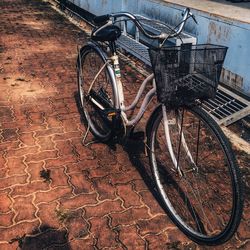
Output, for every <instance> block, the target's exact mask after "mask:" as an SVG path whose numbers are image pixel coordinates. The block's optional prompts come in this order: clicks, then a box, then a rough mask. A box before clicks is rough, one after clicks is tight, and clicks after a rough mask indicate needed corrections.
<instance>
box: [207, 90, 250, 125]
mask: <svg viewBox="0 0 250 250" xmlns="http://www.w3.org/2000/svg"><path fill="white" fill-rule="evenodd" d="M203 108H204V109H205V110H206V111H207V112H208V113H209V114H210V115H211V116H212V117H213V118H214V119H215V120H216V121H217V123H218V124H220V125H225V126H228V125H230V124H232V123H234V122H236V121H238V120H239V119H241V118H244V117H245V116H247V115H249V114H250V102H249V101H247V100H246V99H244V98H242V97H240V96H239V95H237V94H235V93H233V92H232V91H230V90H228V89H226V88H224V87H222V86H220V85H219V87H218V91H217V93H216V97H215V99H213V100H209V101H206V102H204V104H203Z"/></svg>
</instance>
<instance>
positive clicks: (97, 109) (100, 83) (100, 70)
mask: <svg viewBox="0 0 250 250" xmlns="http://www.w3.org/2000/svg"><path fill="white" fill-rule="evenodd" d="M105 64H106V58H105V55H104V54H103V53H102V52H101V51H100V49H99V48H98V47H96V46H94V45H87V46H85V47H83V48H82V49H81V51H80V55H79V56H78V60H77V79H78V93H79V97H80V98H79V99H80V102H81V108H82V111H83V114H84V117H85V119H86V121H87V123H88V125H89V128H90V131H91V132H92V134H93V135H94V136H95V137H96V138H97V139H99V140H100V141H106V140H108V139H110V137H111V132H112V131H111V130H112V119H113V118H112V116H109V115H108V112H109V111H110V110H114V109H115V102H116V99H115V98H116V97H115V90H114V82H113V78H112V76H111V70H110V68H109V67H110V66H109V65H108V64H106V65H105Z"/></svg>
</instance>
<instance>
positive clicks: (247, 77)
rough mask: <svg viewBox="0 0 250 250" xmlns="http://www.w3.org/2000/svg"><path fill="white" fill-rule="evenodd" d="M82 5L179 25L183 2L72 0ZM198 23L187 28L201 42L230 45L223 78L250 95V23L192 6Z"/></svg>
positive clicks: (87, 7) (91, 8)
mask: <svg viewBox="0 0 250 250" xmlns="http://www.w3.org/2000/svg"><path fill="white" fill-rule="evenodd" d="M70 1H71V2H73V3H75V4H76V5H78V6H80V7H82V8H83V9H85V10H87V11H89V12H91V13H93V14H95V15H101V14H106V13H110V12H117V11H129V12H131V13H137V14H142V15H145V16H147V17H150V18H154V19H159V20H162V21H164V22H166V23H168V24H171V25H176V24H177V23H178V20H179V19H180V13H181V11H182V9H183V7H182V6H178V5H175V4H168V3H165V2H163V1H161V0H137V1H136V0H70ZM192 12H193V13H194V14H195V16H196V18H197V21H198V25H195V24H194V22H192V20H190V21H188V23H187V26H186V28H185V31H186V32H188V33H190V34H191V35H193V36H195V37H197V40H198V43H215V44H221V45H225V46H228V47H229V49H228V54H227V56H226V60H225V63H224V68H225V70H224V71H223V76H222V81H223V82H224V83H226V84H228V85H230V86H231V87H234V88H235V89H237V90H240V91H241V92H243V93H245V94H247V95H249V96H250V24H249V23H242V22H239V21H235V20H231V19H226V18H223V17H219V16H215V15H212V14H209V13H205V12H202V11H198V10H192Z"/></svg>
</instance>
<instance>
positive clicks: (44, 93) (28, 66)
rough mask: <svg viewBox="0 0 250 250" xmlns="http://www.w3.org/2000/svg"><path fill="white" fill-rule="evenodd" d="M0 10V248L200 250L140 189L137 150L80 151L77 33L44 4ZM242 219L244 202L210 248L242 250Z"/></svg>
mask: <svg viewBox="0 0 250 250" xmlns="http://www.w3.org/2000/svg"><path fill="white" fill-rule="evenodd" d="M0 9H1V12H0V20H1V26H0V33H1V39H0V91H1V94H0V117H1V121H0V150H1V151H0V249H3V250H5V249H17V247H18V245H19V247H20V248H21V249H45V248H46V249H102V248H106V249H111V248H112V249H207V248H206V247H201V246H198V245H196V244H195V243H193V242H191V241H190V240H189V239H187V238H186V237H185V236H184V235H183V234H182V233H181V232H180V231H179V230H178V229H177V228H176V227H175V226H174V225H173V224H172V223H171V221H170V220H169V218H168V217H167V215H165V213H164V211H163V210H162V209H161V207H160V206H159V204H158V203H157V201H156V200H155V198H154V196H153V195H152V194H151V192H150V191H149V188H148V186H147V185H146V184H145V182H144V181H143V178H142V176H144V175H145V173H146V172H145V170H144V169H143V168H142V167H140V166H139V165H140V164H139V165H138V164H137V163H136V162H138V161H137V160H136V159H139V158H141V161H142V162H143V165H144V166H146V169H147V167H148V163H147V159H146V158H145V156H144V155H143V149H142V150H141V151H140V152H139V151H138V148H140V147H141V144H138V143H137V144H138V145H137V144H136V145H134V148H136V149H137V151H136V152H134V153H133V154H132V155H131V152H133V150H132V151H131V150H130V151H131V152H126V151H125V150H124V149H123V148H122V146H120V145H117V146H116V149H114V148H110V147H108V146H107V145H103V144H93V145H92V146H91V147H89V148H85V147H83V146H82V145H81V140H82V137H83V133H84V131H85V129H84V126H83V124H82V123H81V120H80V115H79V113H78V109H77V106H76V101H75V97H74V95H75V92H76V89H77V87H76V73H75V62H76V54H77V53H76V47H77V45H81V44H83V43H84V42H85V41H86V34H85V33H84V32H83V31H81V30H80V29H78V28H77V27H76V26H74V25H73V24H71V23H70V22H69V21H67V19H65V18H64V17H63V16H61V15H59V14H58V13H57V12H55V11H54V10H53V9H52V8H51V7H50V5H49V4H48V3H43V2H41V1H37V0H29V1H28V0H15V1H13V0H2V1H1V3H0ZM128 70H130V69H129V68H128ZM130 73H131V74H126V75H125V78H126V79H125V80H126V81H127V82H128V84H129V83H130V82H133V83H134V82H135V78H134V75H133V74H132V71H131V72H130ZM133 89H134V84H133V86H131V88H129V91H130V92H132V91H133ZM130 146H131V145H130ZM132 146H133V145H132ZM138 152H139V153H138ZM238 158H239V162H240V163H241V165H242V166H245V167H247V162H248V157H247V156H245V155H244V154H239V155H238ZM41 171H43V173H44V174H45V177H46V173H47V174H48V173H49V176H47V177H48V178H47V179H46V180H45V179H44V178H42V177H41ZM249 172H250V171H249V168H244V174H245V181H246V183H247V187H246V190H247V194H248V195H249V182H250V181H249ZM249 219H250V210H249V196H248V197H247V201H246V205H245V210H244V217H243V221H242V223H241V225H240V228H239V231H238V233H237V234H236V235H235V237H234V238H233V239H232V240H230V241H229V242H228V243H226V244H224V245H223V246H219V247H218V248H217V249H235V248H238V247H241V249H250V222H249ZM213 249H214V248H213Z"/></svg>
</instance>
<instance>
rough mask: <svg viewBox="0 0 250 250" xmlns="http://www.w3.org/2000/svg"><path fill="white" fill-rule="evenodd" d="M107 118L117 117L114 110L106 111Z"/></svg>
mask: <svg viewBox="0 0 250 250" xmlns="http://www.w3.org/2000/svg"><path fill="white" fill-rule="evenodd" d="M107 116H108V117H115V116H117V111H115V110H114V111H108V112H107Z"/></svg>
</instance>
